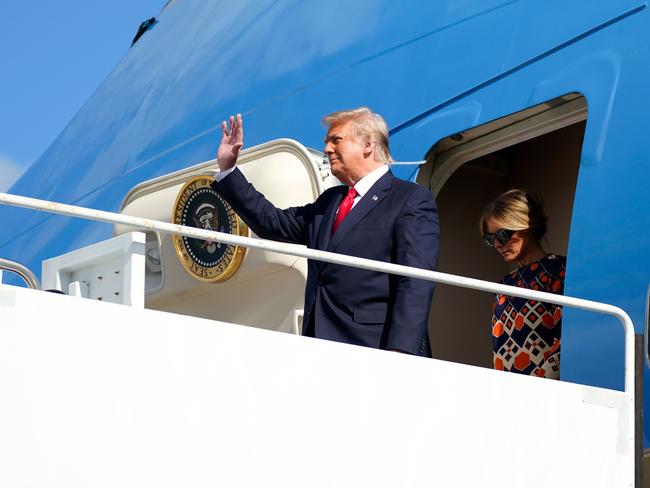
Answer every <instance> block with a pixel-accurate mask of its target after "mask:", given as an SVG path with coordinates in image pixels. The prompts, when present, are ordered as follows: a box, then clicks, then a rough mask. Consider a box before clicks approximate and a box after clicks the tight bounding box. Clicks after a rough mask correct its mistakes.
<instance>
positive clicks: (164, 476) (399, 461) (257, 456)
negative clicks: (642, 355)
mask: <svg viewBox="0 0 650 488" xmlns="http://www.w3.org/2000/svg"><path fill="white" fill-rule="evenodd" d="M0 316H1V317H2V320H1V321H0V391H1V392H2V398H3V400H2V401H1V402H0V433H1V435H0V485H2V486H7V487H14V486H23V487H37V486H38V487H46V486H47V487H65V488H75V487H87V486H93V487H114V486H123V487H131V486H133V487H141V486H156V487H160V488H163V487H178V486H192V487H215V486H232V487H259V486H269V487H282V488H292V487H300V488H304V487H306V486H309V487H355V488H357V487H360V486H372V487H427V488H428V487H431V486H444V487H473V486H481V487H499V488H502V487H503V486H516V487H524V486H525V487H527V488H535V487H540V488H541V487H544V488H546V487H548V486H589V487H590V488H596V487H603V488H605V487H606V488H616V487H630V486H632V483H633V473H634V470H633V453H632V449H631V446H632V445H633V444H632V443H630V442H626V440H628V438H629V436H630V435H631V433H630V432H628V431H627V428H626V425H628V422H627V419H629V418H630V417H632V416H633V410H632V403H631V402H630V401H629V395H627V394H626V393H624V392H617V391H609V390H602V389H598V388H593V387H586V386H581V385H575V384H571V383H566V382H557V381H550V380H544V379H539V378H534V377H526V376H520V375H515V374H508V373H503V372H499V371H493V370H488V369H481V368H476V367H472V366H465V365H459V364H453V363H447V362H443V361H437V360H430V359H425V358H419V357H413V356H408V355H402V354H398V353H392V352H387V351H379V350H374V349H367V348H361V347H355V346H349V345H345V344H338V343H334V342H328V341H322V340H316V339H310V338H305V337H296V336H292V335H289V334H278V333H274V332H270V331H265V330H260V329H255V328H249V327H241V326H236V325H233V324H225V323H219V322H214V321H208V320H204V319H198V318H193V317H181V316H178V315H174V314H168V313H163V312H158V311H152V310H146V309H134V308H132V307H124V306H119V305H114V304H110V303H103V302H97V301H92V300H78V299H75V298H72V297H67V296H62V295H53V294H48V293H44V292H40V291H35V290H27V289H21V288H14V287H10V286H7V285H2V286H0Z"/></svg>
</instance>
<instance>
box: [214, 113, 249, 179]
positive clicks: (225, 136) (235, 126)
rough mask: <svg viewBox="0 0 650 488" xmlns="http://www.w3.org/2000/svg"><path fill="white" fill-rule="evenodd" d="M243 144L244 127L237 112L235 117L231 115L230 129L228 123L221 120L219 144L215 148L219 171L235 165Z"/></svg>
mask: <svg viewBox="0 0 650 488" xmlns="http://www.w3.org/2000/svg"><path fill="white" fill-rule="evenodd" d="M243 145H244V127H243V125H242V118H241V114H237V117H236V118H235V117H233V116H232V115H231V116H230V129H228V123H227V122H226V121H225V120H224V121H223V122H221V144H219V149H218V150H217V160H218V162H219V169H221V171H226V170H228V169H230V168H232V167H233V166H234V165H235V163H236V162H237V157H238V156H239V151H240V150H241V148H242V146H243Z"/></svg>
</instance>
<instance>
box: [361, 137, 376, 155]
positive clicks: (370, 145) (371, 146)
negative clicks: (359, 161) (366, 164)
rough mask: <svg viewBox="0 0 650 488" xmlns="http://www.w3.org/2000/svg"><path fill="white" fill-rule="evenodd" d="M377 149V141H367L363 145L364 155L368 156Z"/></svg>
mask: <svg viewBox="0 0 650 488" xmlns="http://www.w3.org/2000/svg"><path fill="white" fill-rule="evenodd" d="M374 150H375V141H370V140H368V141H366V143H365V144H364V146H363V155H364V157H366V158H367V157H368V156H370V155H371V154H372V152H373V151H374Z"/></svg>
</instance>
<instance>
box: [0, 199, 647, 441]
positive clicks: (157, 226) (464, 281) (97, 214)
mask: <svg viewBox="0 0 650 488" xmlns="http://www.w3.org/2000/svg"><path fill="white" fill-rule="evenodd" d="M0 203H3V204H6V205H12V206H17V207H24V208H30V209H34V210H42V211H45V212H49V213H55V214H61V215H69V216H73V217H79V218H84V219H88V220H95V221H99V222H109V223H113V224H125V225H128V226H131V227H134V228H139V229H143V230H155V231H158V232H163V233H168V234H178V235H183V236H187V237H194V238H197V239H206V240H211V241H218V242H223V243H226V244H233V245H237V246H244V247H252V248H255V249H263V250H266V251H273V252H278V253H282V254H288V255H291V256H298V257H303V258H307V259H314V260H318V261H325V262H328V263H334V264H341V265H345V266H352V267H357V268H362V269H368V270H372V271H379V272H384V273H390V274H395V275H401V276H407V277H411V278H419V279H423V280H428V281H433V282H437V283H444V284H448V285H453V286H460V287H462V288H470V289H473V290H480V291H488V292H492V293H501V294H504V295H510V296H516V297H520V298H526V299H529V300H537V301H540V302H547V303H554V304H556V305H566V306H569V307H575V308H579V309H582V310H589V311H592V312H599V313H604V314H607V315H613V316H614V317H616V318H617V319H618V320H619V321H620V322H621V324H622V325H623V329H624V331H625V393H626V394H627V396H628V398H630V400H631V401H632V402H633V401H634V355H635V348H634V324H633V323H632V319H631V318H630V316H629V315H628V314H627V313H626V312H625V311H624V310H622V309H621V308H619V307H615V306H614V305H608V304H604V303H599V302H594V301H591V300H584V299H581V298H574V297H568V296H564V295H555V294H553V293H547V292H540V291H534V290H528V289H526V288H518V287H515V286H509V285H501V284H498V283H492V282H490V281H483V280H477V279H474V278H467V277H463V276H456V275H452V274H447V273H441V272H439V271H429V270H425V269H419V268H412V267H409V266H403V265H400V264H393V263H385V262H381V261H373V260H371V259H365V258H358V257H354V256H347V255H344V254H336V253H332V252H327V251H320V250H316V249H308V248H306V247H304V246H299V245H296V244H286V243H283V242H276V241H267V240H264V239H255V238H251V237H242V236H236V235H232V234H225V233H223V232H216V231H211V230H204V229H197V228H195V227H186V226H183V225H177V224H171V223H168V222H161V221H157V220H152V219H145V218H141V217H132V216H129V215H122V214H117V213H113V212H105V211H102V210H93V209H88V208H84V207H76V206H74V205H66V204H63V203H56V202H49V201H46V200H38V199H36V198H29V197H23V196H19V195H10V194H8V193H0ZM632 417H633V416H632ZM633 420H634V419H632V422H633ZM631 432H634V425H633V423H632V428H631Z"/></svg>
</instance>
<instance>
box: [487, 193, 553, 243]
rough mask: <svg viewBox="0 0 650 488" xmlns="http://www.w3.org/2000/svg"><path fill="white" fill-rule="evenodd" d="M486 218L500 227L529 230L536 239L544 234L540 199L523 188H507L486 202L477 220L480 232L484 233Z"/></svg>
mask: <svg viewBox="0 0 650 488" xmlns="http://www.w3.org/2000/svg"><path fill="white" fill-rule="evenodd" d="M488 219H489V220H491V221H492V222H494V224H495V225H497V226H499V228H501V229H507V230H530V231H531V233H532V235H533V236H534V237H535V238H536V239H537V240H538V241H539V240H540V239H541V238H542V237H543V236H544V234H546V221H547V217H546V214H545V213H544V204H543V202H542V199H541V197H539V196H538V195H535V194H534V193H531V192H529V191H527V190H524V189H519V188H515V189H512V190H508V191H507V192H505V193H502V194H501V195H499V196H498V197H497V198H495V199H494V200H492V201H491V202H490V203H488V204H487V206H486V207H485V210H483V214H482V215H481V220H480V221H479V228H480V231H481V234H484V233H485V222H486V220H488Z"/></svg>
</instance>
